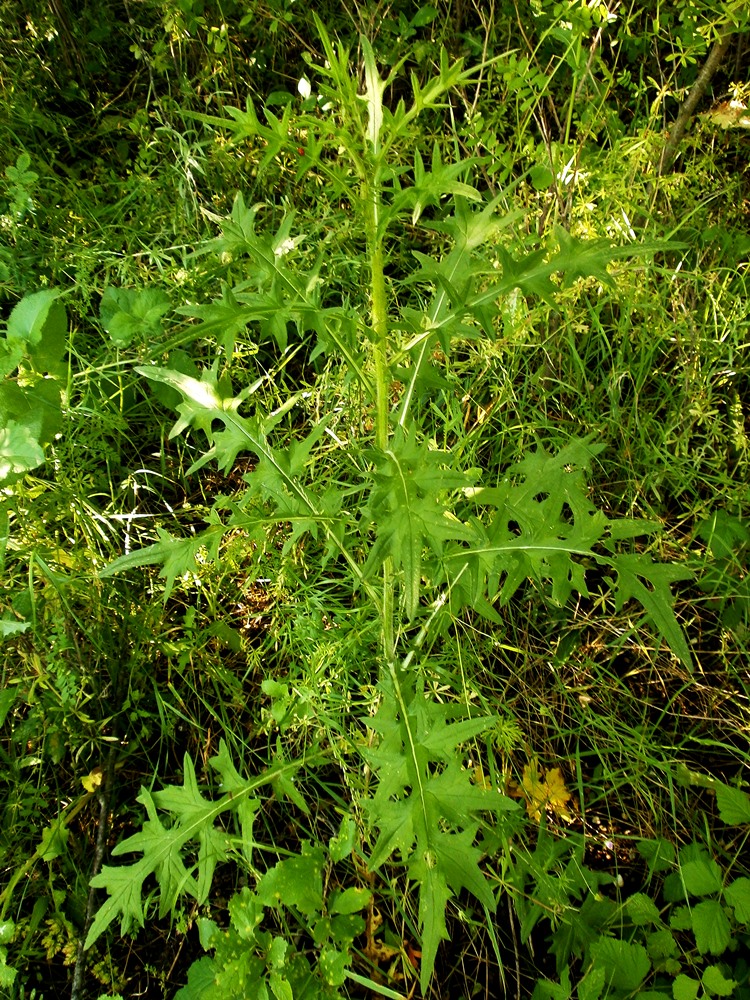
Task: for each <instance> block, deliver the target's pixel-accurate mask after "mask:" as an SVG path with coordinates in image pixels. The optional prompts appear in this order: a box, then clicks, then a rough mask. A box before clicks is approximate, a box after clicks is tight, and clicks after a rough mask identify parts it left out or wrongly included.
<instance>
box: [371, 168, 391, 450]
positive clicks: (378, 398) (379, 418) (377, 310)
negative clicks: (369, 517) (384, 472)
mask: <svg viewBox="0 0 750 1000" xmlns="http://www.w3.org/2000/svg"><path fill="white" fill-rule="evenodd" d="M368 195H369V197H368V198H367V244H368V256H369V258H370V323H371V326H372V334H373V361H374V363H375V447H376V448H379V449H380V450H381V451H385V450H386V448H387V447H388V414H389V411H390V402H389V396H388V296H387V294H386V290H385V275H384V274H383V267H384V263H383V243H382V238H381V236H380V234H379V232H378V228H379V221H380V198H379V193H378V191H377V187H376V185H375V184H373V186H372V189H371V190H370V191H368Z"/></svg>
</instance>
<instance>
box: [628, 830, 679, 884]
mask: <svg viewBox="0 0 750 1000" xmlns="http://www.w3.org/2000/svg"><path fill="white" fill-rule="evenodd" d="M637 848H638V853H639V854H640V855H641V857H642V858H645V860H646V864H647V865H648V868H649V871H650V872H651V873H652V874H653V875H657V874H658V873H659V872H664V871H668V870H669V869H670V868H671V867H672V865H673V864H674V861H675V849H674V844H672V843H671V841H669V840H664V839H663V838H661V837H660V838H656V839H655V840H639V841H638V844H637Z"/></svg>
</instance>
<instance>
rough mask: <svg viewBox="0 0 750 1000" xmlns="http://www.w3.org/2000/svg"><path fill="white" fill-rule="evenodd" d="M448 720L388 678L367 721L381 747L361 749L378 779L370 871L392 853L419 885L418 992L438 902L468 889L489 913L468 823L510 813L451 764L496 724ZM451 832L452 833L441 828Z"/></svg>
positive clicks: (441, 920)
mask: <svg viewBox="0 0 750 1000" xmlns="http://www.w3.org/2000/svg"><path fill="white" fill-rule="evenodd" d="M454 711H455V710H454ZM451 714H452V713H451V710H450V709H449V707H448V706H446V705H440V704H437V703H435V702H433V701H430V700H429V699H428V698H426V697H425V695H424V693H423V692H422V691H420V690H418V691H416V692H415V693H414V694H413V695H412V697H411V698H410V699H409V700H408V704H407V701H406V700H405V697H404V692H403V690H402V689H401V688H400V686H399V683H398V679H397V678H396V679H395V684H394V691H393V692H392V693H390V694H388V696H387V697H386V698H384V701H383V704H382V705H381V707H380V709H379V711H378V713H377V715H376V716H375V718H374V719H372V720H368V721H367V724H368V726H370V727H371V728H372V729H374V730H375V731H376V732H379V733H381V734H382V739H381V742H380V744H379V746H378V747H377V748H374V749H367V750H363V751H362V752H363V755H364V757H365V759H366V760H367V763H368V764H369V765H370V767H371V768H372V769H373V771H375V772H376V774H377V776H378V778H379V784H378V788H377V790H376V792H375V795H374V796H373V798H372V799H370V801H369V802H367V803H366V804H365V808H366V810H367V812H368V815H369V817H370V821H371V823H372V825H373V826H374V827H376V828H377V829H378V837H377V840H376V843H375V845H374V847H373V850H372V854H371V858H370V867H371V868H373V869H374V868H377V867H379V866H380V865H382V864H383V863H384V862H385V861H386V860H387V859H388V858H389V857H391V855H392V854H394V852H399V853H400V855H401V857H402V858H403V860H404V862H405V863H406V864H407V866H408V870H409V875H410V876H411V877H412V878H413V879H415V880H416V881H417V882H418V883H419V886H420V889H419V891H420V905H419V912H420V922H421V926H422V937H423V941H422V967H421V974H420V980H421V982H422V984H423V987H424V984H426V983H427V981H428V980H429V978H430V976H431V975H432V971H433V968H434V962H435V956H436V953H437V948H438V945H439V943H440V940H441V939H442V938H443V937H444V936H445V904H446V903H447V901H448V899H449V898H450V897H451V895H452V894H453V892H458V891H460V889H468V890H469V891H470V892H472V893H473V894H474V895H475V896H476V897H477V898H478V899H479V900H480V901H481V902H482V903H483V904H484V905H486V906H488V907H490V908H492V907H494V899H493V895H492V892H491V890H490V888H489V886H488V884H487V882H486V880H485V878H484V876H483V875H482V872H481V869H480V868H479V861H480V859H481V852H480V850H479V849H478V848H477V847H475V846H474V839H475V836H476V832H477V828H478V824H477V822H476V820H474V819H473V817H474V816H475V815H477V814H480V813H483V812H500V811H507V810H515V809H517V806H516V804H515V803H513V802H512V801H511V800H510V799H508V798H506V797H505V796H503V795H500V794H499V793H498V792H497V791H494V790H486V789H482V788H478V787H477V786H476V785H474V784H473V783H472V780H471V775H470V774H469V772H468V771H466V770H464V769H463V768H462V767H461V765H460V763H459V762H458V760H456V747H457V745H458V744H459V743H460V742H463V741H465V740H469V739H473V738H474V737H476V736H477V735H479V734H480V733H481V732H485V731H486V730H487V729H490V728H492V727H493V726H494V724H495V722H496V720H495V719H494V718H491V717H486V718H482V719H465V720H462V721H458V722H449V716H450V715H451ZM436 765H437V766H436ZM451 826H452V827H454V828H456V829H457V832H454V831H453V830H450V829H447V828H446V827H451Z"/></svg>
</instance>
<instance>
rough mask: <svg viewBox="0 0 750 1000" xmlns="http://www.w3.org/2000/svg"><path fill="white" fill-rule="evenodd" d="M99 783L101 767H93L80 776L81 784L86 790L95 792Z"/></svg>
mask: <svg viewBox="0 0 750 1000" xmlns="http://www.w3.org/2000/svg"><path fill="white" fill-rule="evenodd" d="M101 783H102V769H101V768H100V767H95V768H94V770H93V771H92V772H91V774H87V775H86V777H85V778H81V784H82V785H83V787H84V788H85V789H86V791H87V792H95V791H96V789H97V788H98V787H99V785H101Z"/></svg>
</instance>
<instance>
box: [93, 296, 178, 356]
mask: <svg viewBox="0 0 750 1000" xmlns="http://www.w3.org/2000/svg"><path fill="white" fill-rule="evenodd" d="M171 306H172V303H171V302H170V299H169V296H168V295H167V294H166V293H165V292H164V291H162V290H161V289H159V288H115V287H114V286H112V285H110V286H109V287H108V288H105V290H104V294H103V295H102V301H101V304H100V306H99V316H100V318H101V321H102V326H103V327H104V329H105V330H106V331H107V333H108V334H109V336H110V339H111V341H112V343H113V344H114V345H115V346H116V347H121V348H122V347H129V346H130V344H131V343H132V341H133V339H134V338H135V337H136V336H139V335H140V336H144V337H148V338H149V339H150V340H153V339H154V338H157V337H158V336H159V335H160V334H161V332H162V323H161V319H162V316H164V315H165V313H167V312H169V310H170V308H171Z"/></svg>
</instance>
